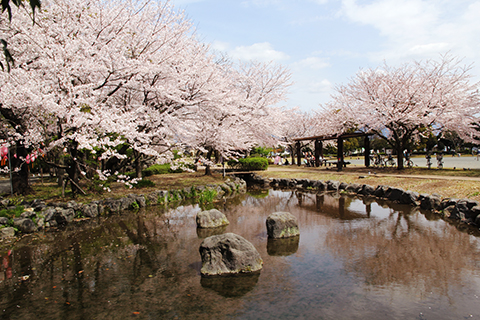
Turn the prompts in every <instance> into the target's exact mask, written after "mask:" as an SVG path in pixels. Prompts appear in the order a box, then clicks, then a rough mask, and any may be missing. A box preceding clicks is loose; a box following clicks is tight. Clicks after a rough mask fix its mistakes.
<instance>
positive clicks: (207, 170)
mask: <svg viewBox="0 0 480 320" xmlns="http://www.w3.org/2000/svg"><path fill="white" fill-rule="evenodd" d="M205 175H206V176H213V174H212V168H211V167H210V165H206V166H205Z"/></svg>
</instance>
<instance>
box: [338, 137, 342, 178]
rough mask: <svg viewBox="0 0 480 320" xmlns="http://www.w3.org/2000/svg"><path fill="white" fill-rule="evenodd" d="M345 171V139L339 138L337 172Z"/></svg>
mask: <svg viewBox="0 0 480 320" xmlns="http://www.w3.org/2000/svg"><path fill="white" fill-rule="evenodd" d="M342 170H343V138H337V171H342Z"/></svg>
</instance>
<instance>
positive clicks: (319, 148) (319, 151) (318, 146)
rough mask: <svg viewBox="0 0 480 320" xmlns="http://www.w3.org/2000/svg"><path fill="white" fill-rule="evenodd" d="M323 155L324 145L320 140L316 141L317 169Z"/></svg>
mask: <svg viewBox="0 0 480 320" xmlns="http://www.w3.org/2000/svg"><path fill="white" fill-rule="evenodd" d="M322 153H323V143H322V141H320V140H315V167H319V166H320V165H321V163H320V156H321V155H322Z"/></svg>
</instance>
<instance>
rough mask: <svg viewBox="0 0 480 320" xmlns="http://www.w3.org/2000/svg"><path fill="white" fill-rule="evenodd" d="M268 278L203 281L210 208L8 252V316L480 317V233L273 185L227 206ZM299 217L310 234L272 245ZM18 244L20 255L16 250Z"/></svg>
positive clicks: (106, 223)
mask: <svg viewBox="0 0 480 320" xmlns="http://www.w3.org/2000/svg"><path fill="white" fill-rule="evenodd" d="M215 207H217V208H218V209H219V210H221V211H222V212H224V213H225V214H226V215H227V217H228V219H229V220H230V225H229V226H228V227H226V228H225V229H224V230H216V232H233V233H236V234H238V235H241V236H243V237H244V238H246V239H247V240H249V241H250V242H252V243H253V245H254V246H255V247H256V248H257V250H258V251H259V253H260V255H261V256H262V258H263V260H264V268H263V270H262V271H261V272H260V273H258V274H254V275H250V276H242V277H220V278H202V277H201V276H200V273H199V270H200V268H201V260H200V254H199V252H198V248H199V245H200V243H201V241H202V239H203V238H204V237H206V236H209V235H211V233H208V232H200V231H197V229H196V225H195V216H196V214H197V213H198V212H199V211H200V210H202V209H201V208H200V207H198V205H182V206H179V207H176V208H162V207H152V208H148V209H147V210H145V211H143V210H142V211H139V212H138V213H133V212H128V213H125V214H124V215H120V216H114V217H109V218H105V219H103V221H102V223H101V224H96V223H93V222H91V221H90V222H88V221H86V222H85V223H82V224H80V225H79V226H75V227H72V228H71V229H68V230H65V231H62V232H54V233H52V232H48V233H45V234H38V235H35V236H29V237H25V238H23V239H21V240H20V241H18V242H16V243H14V244H13V243H12V244H9V245H8V244H3V245H2V247H1V251H0V254H2V256H3V258H2V259H3V262H2V267H1V272H0V318H1V319H480V254H479V253H480V241H479V239H480V237H479V235H478V234H476V233H475V232H476V231H475V230H473V229H472V230H469V229H466V230H463V231H459V230H458V229H457V228H456V227H454V226H452V225H450V224H447V223H445V222H444V221H442V220H439V219H436V218H435V217H434V216H431V215H428V214H425V213H422V212H419V211H418V210H416V209H412V208H411V207H408V206H397V205H392V204H388V203H384V202H372V201H367V200H363V199H358V198H351V197H346V196H339V195H331V194H325V195H316V194H308V193H298V192H295V191H274V190H269V191H268V192H263V193H257V194H252V195H243V196H239V197H237V198H234V199H231V200H228V201H226V202H222V203H217V204H215ZM276 211H289V212H291V213H292V214H294V215H295V216H296V217H297V219H298V222H299V227H300V233H301V234H300V237H299V238H294V239H289V240H285V241H269V240H268V239H267V234H266V228H265V220H266V218H267V216H268V215H269V214H270V213H272V212H276ZM8 250H11V251H10V252H9V251H8Z"/></svg>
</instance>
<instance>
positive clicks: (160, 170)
mask: <svg viewBox="0 0 480 320" xmlns="http://www.w3.org/2000/svg"><path fill="white" fill-rule="evenodd" d="M181 172H183V170H182V169H180V168H178V169H176V170H173V169H172V168H171V166H170V164H169V163H165V164H154V165H152V166H150V167H148V168H146V169H144V170H143V171H142V176H143V177H149V176H153V175H155V174H167V173H181Z"/></svg>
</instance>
